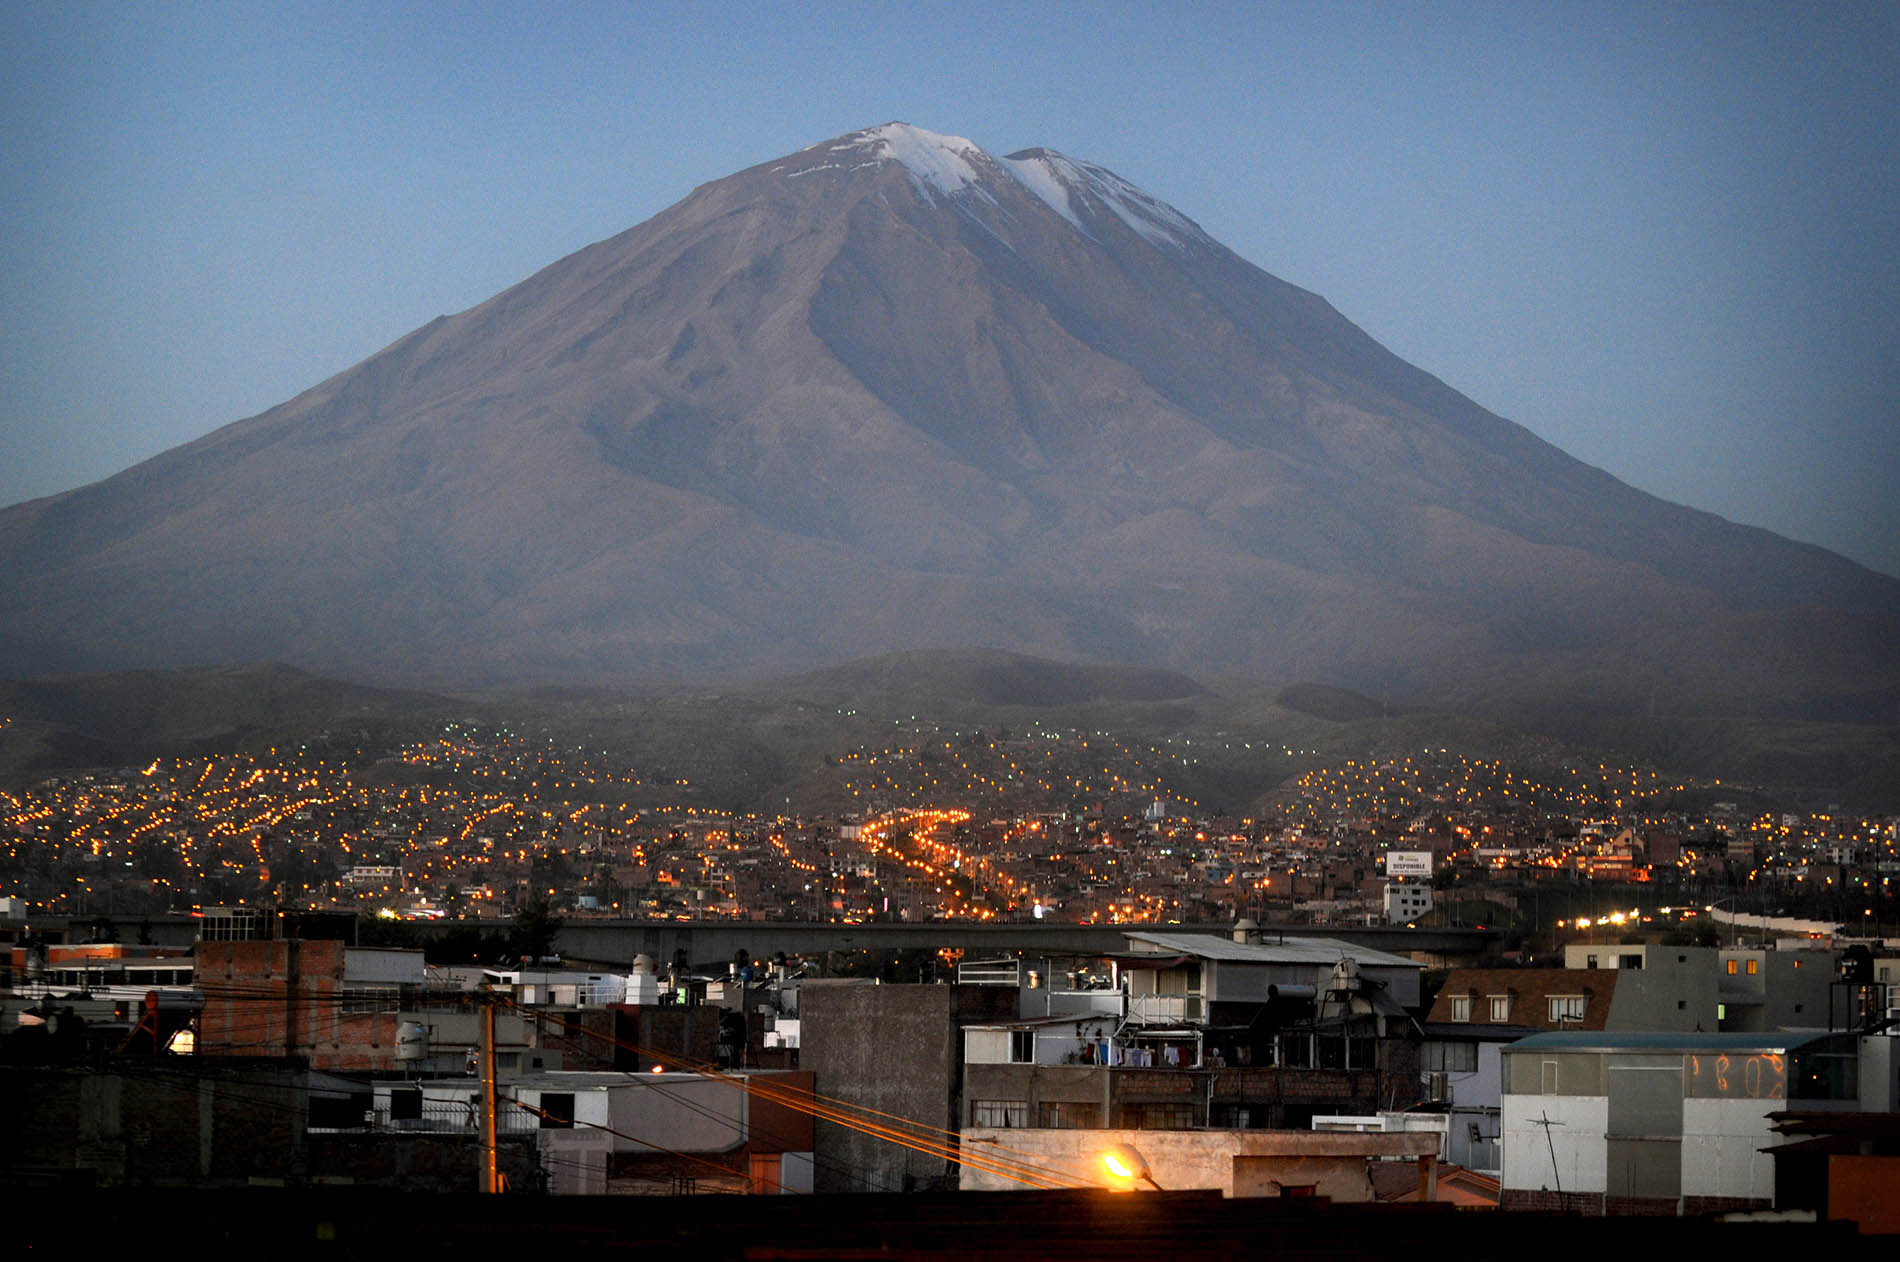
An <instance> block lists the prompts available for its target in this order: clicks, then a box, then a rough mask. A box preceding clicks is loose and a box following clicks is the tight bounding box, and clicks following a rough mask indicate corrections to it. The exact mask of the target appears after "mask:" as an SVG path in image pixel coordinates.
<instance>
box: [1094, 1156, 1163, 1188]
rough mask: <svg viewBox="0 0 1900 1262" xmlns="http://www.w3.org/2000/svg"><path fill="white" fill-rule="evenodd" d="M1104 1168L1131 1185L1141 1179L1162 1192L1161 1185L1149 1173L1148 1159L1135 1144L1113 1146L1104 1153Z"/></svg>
mask: <svg viewBox="0 0 1900 1262" xmlns="http://www.w3.org/2000/svg"><path fill="white" fill-rule="evenodd" d="M1102 1166H1103V1168H1104V1169H1106V1170H1107V1171H1108V1172H1109V1173H1110V1174H1112V1175H1114V1176H1115V1177H1116V1178H1118V1179H1124V1180H1126V1181H1128V1182H1129V1183H1133V1182H1134V1181H1135V1180H1137V1179H1140V1180H1142V1181H1143V1182H1145V1183H1147V1185H1148V1186H1149V1187H1151V1188H1153V1189H1154V1190H1155V1191H1157V1192H1159V1191H1160V1190H1161V1185H1160V1184H1159V1183H1156V1182H1155V1177H1154V1175H1153V1174H1151V1173H1149V1170H1148V1159H1147V1158H1146V1157H1144V1156H1142V1155H1141V1150H1140V1149H1138V1148H1136V1147H1135V1146H1134V1145H1133V1144H1111V1145H1110V1146H1109V1147H1108V1148H1107V1149H1106V1150H1105V1151H1104V1152H1103V1153H1102Z"/></svg>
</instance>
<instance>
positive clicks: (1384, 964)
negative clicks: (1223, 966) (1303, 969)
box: [1126, 929, 1425, 970]
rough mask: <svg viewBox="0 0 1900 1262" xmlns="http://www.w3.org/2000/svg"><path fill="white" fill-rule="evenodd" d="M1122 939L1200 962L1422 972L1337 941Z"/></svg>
mask: <svg viewBox="0 0 1900 1262" xmlns="http://www.w3.org/2000/svg"><path fill="white" fill-rule="evenodd" d="M1126 936H1127V938H1128V940H1129V941H1130V942H1146V943H1149V944H1151V945H1153V946H1156V947H1159V948H1161V950H1162V951H1171V952H1176V953H1178V954H1181V955H1192V956H1196V957H1198V958H1200V959H1204V960H1223V961H1231V962H1233V963H1236V964H1324V965H1333V964H1337V963H1339V961H1341V960H1342V959H1352V960H1356V961H1358V962H1359V963H1360V964H1371V965H1375V966H1377V967H1379V968H1416V969H1420V970H1423V969H1424V967H1425V966H1424V965H1423V964H1420V963H1419V962H1418V961H1417V960H1408V959H1406V958H1405V957H1404V956H1402V955H1391V954H1388V953H1387V952H1385V951H1375V950H1373V949H1372V948H1371V947H1367V946H1360V945H1358V944H1357V943H1354V942H1346V941H1342V940H1341V939H1339V938H1286V939H1283V940H1276V941H1273V942H1235V941H1234V940H1233V939H1231V938H1221V937H1216V936H1214V935H1213V934H1211V933H1155V932H1152V931H1150V930H1146V929H1144V930H1140V931H1138V932H1137V931H1132V930H1131V931H1129V932H1128V934H1127V935H1126Z"/></svg>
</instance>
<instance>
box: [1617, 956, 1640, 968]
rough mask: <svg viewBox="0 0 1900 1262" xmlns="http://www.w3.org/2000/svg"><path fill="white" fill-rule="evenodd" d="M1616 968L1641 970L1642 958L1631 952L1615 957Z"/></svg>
mask: <svg viewBox="0 0 1900 1262" xmlns="http://www.w3.org/2000/svg"><path fill="white" fill-rule="evenodd" d="M1616 966H1617V967H1618V968H1641V967H1642V966H1643V957H1642V956H1641V955H1638V954H1636V953H1635V952H1631V953H1629V954H1627V955H1619V956H1617V957H1616Z"/></svg>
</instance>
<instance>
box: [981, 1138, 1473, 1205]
mask: <svg viewBox="0 0 1900 1262" xmlns="http://www.w3.org/2000/svg"><path fill="white" fill-rule="evenodd" d="M1116 1144H1127V1145H1131V1146H1133V1147H1134V1148H1135V1149H1137V1150H1138V1151H1139V1152H1140V1154H1141V1156H1142V1157H1144V1158H1146V1159H1147V1162H1148V1168H1149V1170H1150V1172H1151V1173H1152V1175H1153V1178H1154V1181H1155V1183H1156V1184H1158V1185H1159V1186H1160V1187H1161V1188H1163V1189H1165V1190H1167V1191H1170V1192H1177V1191H1187V1190H1201V1191H1212V1192H1220V1193H1222V1194H1223V1195H1226V1196H1274V1195H1278V1194H1279V1190H1280V1189H1279V1188H1278V1187H1276V1186H1274V1185H1275V1184H1280V1185H1286V1186H1312V1185H1314V1184H1319V1185H1320V1186H1319V1187H1318V1188H1317V1189H1316V1191H1317V1193H1318V1195H1321V1196H1331V1197H1334V1199H1337V1200H1346V1201H1364V1200H1370V1199H1371V1178H1370V1176H1369V1174H1368V1173H1367V1162H1368V1161H1369V1160H1372V1159H1374V1158H1379V1157H1395V1158H1409V1159H1412V1160H1417V1159H1418V1158H1420V1157H1433V1158H1434V1159H1435V1155H1436V1153H1437V1151H1438V1137H1437V1136H1436V1135H1432V1134H1374V1135H1349V1134H1336V1133H1326V1132H1320V1131H1257V1130H1245V1131H1207V1130H1194V1131H1148V1130H1120V1129H1109V1130H1039V1131H1019V1130H992V1129H988V1128H973V1129H970V1130H966V1131H965V1132H964V1134H963V1145H964V1148H965V1149H966V1151H967V1152H968V1153H969V1154H970V1159H969V1161H967V1162H966V1163H965V1164H964V1166H963V1168H962V1175H961V1186H962V1188H963V1189H964V1190H965V1191H986V1192H1001V1191H1021V1190H1023V1189H1024V1188H1025V1187H1028V1186H1034V1184H1033V1183H1028V1182H1025V1181H1024V1180H1023V1179H1021V1178H1015V1177H1011V1176H1010V1175H1009V1174H1006V1173H1003V1172H1001V1171H999V1170H997V1169H986V1168H985V1167H984V1159H985V1157H986V1155H993V1156H994V1157H995V1158H998V1159H1008V1160H1009V1161H1012V1162H1014V1163H1018V1164H1020V1165H1021V1166H1026V1167H1029V1168H1030V1169H1031V1170H1032V1171H1035V1172H1040V1174H1041V1176H1042V1179H1043V1181H1044V1182H1046V1183H1049V1184H1055V1185H1060V1186H1069V1187H1102V1188H1108V1189H1111V1190H1113V1191H1123V1192H1128V1191H1136V1190H1138V1189H1145V1188H1147V1187H1148V1185H1147V1184H1146V1183H1134V1184H1132V1185H1131V1182H1130V1181H1129V1180H1126V1179H1121V1178H1118V1177H1116V1176H1115V1175H1113V1174H1111V1173H1110V1172H1109V1170H1108V1168H1107V1167H1106V1166H1105V1165H1103V1163H1102V1154H1103V1153H1104V1152H1106V1151H1107V1150H1108V1149H1109V1148H1110V1147H1111V1146H1113V1145H1116Z"/></svg>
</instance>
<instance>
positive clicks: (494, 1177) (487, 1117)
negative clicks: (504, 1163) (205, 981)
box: [482, 1003, 501, 1195]
mask: <svg viewBox="0 0 1900 1262" xmlns="http://www.w3.org/2000/svg"><path fill="white" fill-rule="evenodd" d="M482 1191H483V1192H484V1193H487V1194H489V1195H493V1194H495V1193H498V1192H500V1191H501V1171H500V1169H499V1167H498V1164H497V1162H496V1158H495V1005H494V1004H493V1003H487V1004H483V1005H482Z"/></svg>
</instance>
